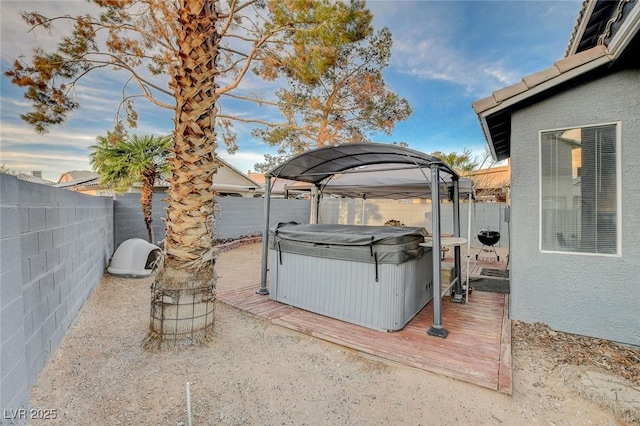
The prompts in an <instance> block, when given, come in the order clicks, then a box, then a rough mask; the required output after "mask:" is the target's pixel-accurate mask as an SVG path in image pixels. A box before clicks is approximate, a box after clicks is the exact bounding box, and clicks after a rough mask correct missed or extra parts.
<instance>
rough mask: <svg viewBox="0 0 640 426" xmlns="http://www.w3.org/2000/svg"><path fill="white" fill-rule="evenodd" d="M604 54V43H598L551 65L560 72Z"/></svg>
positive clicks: (605, 49) (605, 52)
mask: <svg viewBox="0 0 640 426" xmlns="http://www.w3.org/2000/svg"><path fill="white" fill-rule="evenodd" d="M606 54H607V47H606V46H604V45H599V46H595V47H592V48H591V49H588V50H585V51H583V52H580V53H576V54H575V55H571V56H568V57H566V58H563V59H560V60H559V61H556V62H554V64H553V65H555V66H556V67H558V69H559V70H560V72H561V73H564V72H567V71H570V70H572V69H574V68H577V67H579V66H580V65H584V64H586V63H588V62H591V61H594V60H596V59H598V58H601V57H603V56H605V55H606Z"/></svg>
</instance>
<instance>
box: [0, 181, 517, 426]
mask: <svg viewBox="0 0 640 426" xmlns="http://www.w3.org/2000/svg"><path fill="white" fill-rule="evenodd" d="M164 198H166V194H164V193H156V194H155V197H154V201H153V227H154V232H155V240H156V241H155V243H156V244H158V242H159V241H161V240H162V239H163V238H164V236H165V229H164V222H163V220H162V218H163V216H164V214H165V209H166V206H167V203H166V201H164ZM218 206H219V207H220V211H219V212H217V213H216V221H215V227H216V229H215V233H216V239H219V240H232V239H238V238H241V237H249V238H243V240H242V241H241V242H235V241H234V242H231V243H228V244H226V245H223V246H220V247H219V249H220V251H225V250H227V249H231V248H233V247H236V246H237V245H239V244H245V243H249V242H257V241H260V238H251V237H255V236H257V235H261V234H262V233H263V232H264V223H263V221H264V200H263V199H261V198H240V197H223V198H219V199H218ZM320 207H321V209H320V220H321V222H324V223H345V224H360V223H362V210H363V204H362V201H360V200H337V199H326V200H322V201H321V204H320ZM474 208H475V210H473V212H472V214H473V215H474V219H475V220H476V222H477V227H478V228H480V227H483V226H484V225H491V226H492V228H493V229H496V230H499V231H500V232H501V233H503V232H505V231H506V230H507V229H506V223H505V222H504V205H499V204H494V205H478V206H477V207H474ZM310 209H311V206H310V202H309V201H307V200H283V199H272V200H271V215H270V225H274V224H276V223H278V222H290V221H295V222H298V223H308V221H309V216H310ZM364 209H365V217H367V220H366V222H365V224H367V225H381V224H384V222H385V221H387V220H389V219H397V220H400V221H402V222H404V223H405V224H406V225H408V226H426V227H427V229H429V224H430V212H431V206H430V205H429V204H414V203H407V202H402V201H400V202H395V201H391V202H386V201H373V200H371V201H370V200H367V201H366V203H365V204H364ZM449 210H450V208H449ZM467 211H468V209H467V207H466V206H463V207H462V208H461V219H462V220H461V222H462V228H463V229H462V231H463V235H464V234H465V233H466V218H467V217H468V213H467ZM443 215H444V216H445V217H446V216H447V215H450V212H447V207H446V206H444V207H443ZM446 223H447V219H444V218H443V229H442V232H451V231H450V230H448V229H447V228H446V225H445V224H446ZM474 232H477V229H473V230H472V233H474ZM503 235H504V234H503ZM136 237H137V238H143V239H146V238H147V232H146V227H145V224H144V220H143V217H142V212H141V209H140V194H123V195H117V196H116V197H115V199H111V198H106V197H94V196H90V195H84V194H79V193H76V192H72V191H68V190H65V189H59V188H52V187H50V186H46V185H39V184H34V183H29V182H25V181H21V180H18V179H17V178H16V177H14V176H10V175H4V174H0V379H1V383H0V410H2V413H3V414H4V413H7V412H8V413H11V411H10V410H14V411H13V412H15V410H20V409H24V408H28V403H29V391H30V388H31V386H33V385H34V384H35V383H36V381H37V378H38V375H39V374H40V372H41V371H42V369H43V367H44V365H45V364H46V362H47V361H48V360H49V359H50V358H51V356H52V355H53V353H54V352H55V350H56V349H57V348H58V346H60V343H61V342H62V340H63V339H64V337H65V335H66V333H67V331H68V330H69V328H70V327H71V325H72V324H73V322H74V321H75V320H76V318H77V317H78V314H79V313H80V310H81V309H82V307H83V306H84V303H85V302H86V300H87V299H88V297H89V295H90V294H91V292H92V291H93V289H94V288H95V287H96V286H97V285H98V283H99V282H100V280H101V278H102V276H103V274H104V268H105V266H106V264H107V262H108V260H109V259H110V257H111V256H112V255H113V252H114V250H115V248H117V247H118V246H119V245H120V243H122V242H123V241H125V240H127V239H129V238H136ZM505 237H506V235H505ZM507 241H508V238H502V239H501V241H500V245H502V246H504V245H505V244H506V242H507ZM5 410H6V411H5ZM5 422H12V420H11V419H4V418H0V423H2V424H3V423H5Z"/></svg>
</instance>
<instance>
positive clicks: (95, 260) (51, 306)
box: [0, 174, 114, 410]
mask: <svg viewBox="0 0 640 426" xmlns="http://www.w3.org/2000/svg"><path fill="white" fill-rule="evenodd" d="M0 194H1V195H0V352H1V358H0V359H1V361H0V362H1V364H0V379H1V385H0V408H1V409H7V410H8V409H18V408H24V407H26V406H27V404H28V401H29V389H30V387H31V386H32V385H34V384H35V382H36V380H37V378H38V375H39V373H40V372H41V370H42V368H43V367H44V365H45V363H46V362H47V360H48V359H49V358H50V357H51V355H52V354H53V353H54V351H55V350H56V349H57V348H58V346H59V345H60V343H61V342H62V339H63V338H64V336H65V335H66V333H67V331H68V329H69V327H70V326H71V324H72V323H73V322H74V320H75V319H76V318H77V316H78V314H79V312H80V309H81V308H82V306H83V305H84V303H85V301H86V300H87V298H88V297H89V295H90V294H91V292H92V290H93V289H94V288H95V287H96V285H97V284H98V283H99V282H100V279H101V277H102V275H103V272H104V267H105V265H106V262H107V261H108V259H109V257H110V256H111V255H112V253H113V247H114V245H113V201H112V200H111V199H110V198H102V197H93V196H89V195H83V194H78V193H76V192H72V191H68V190H65V189H58V188H52V187H49V186H46V185H39V184H33V183H29V182H24V181H21V180H18V179H17V178H15V177H14V176H9V175H4V174H0Z"/></svg>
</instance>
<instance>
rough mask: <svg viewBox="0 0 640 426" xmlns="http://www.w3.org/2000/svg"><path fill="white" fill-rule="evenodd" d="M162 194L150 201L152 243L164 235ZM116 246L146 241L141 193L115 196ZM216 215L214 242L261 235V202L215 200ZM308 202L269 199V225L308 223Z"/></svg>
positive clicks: (253, 200) (258, 200) (250, 199)
mask: <svg viewBox="0 0 640 426" xmlns="http://www.w3.org/2000/svg"><path fill="white" fill-rule="evenodd" d="M166 196H167V195H166V194H165V193H155V194H154V198H153V222H152V226H153V232H154V237H155V238H154V239H155V242H154V244H158V242H159V241H161V240H162V239H163V238H164V236H165V226H164V222H163V219H162V218H163V217H164V215H165V209H166V208H167V204H168V203H167V202H165V201H162V200H163V199H164V198H166ZM114 205H115V210H114V218H115V246H116V247H118V246H119V245H120V243H122V242H123V241H125V240H128V239H129V238H142V239H144V240H146V239H147V228H146V227H145V224H144V219H143V217H142V210H141V209H140V194H135V193H131V194H122V195H116V199H115V204H114ZM218 207H219V208H220V211H219V212H216V224H215V226H216V229H215V233H216V236H215V238H216V239H227V238H239V237H241V236H246V235H255V234H262V232H264V200H263V199H262V198H248V197H220V198H218ZM310 208H311V207H310V204H309V201H305V200H283V199H272V200H271V214H270V223H271V224H276V223H278V222H289V221H295V222H299V223H308V222H309V215H310V211H311V210H310Z"/></svg>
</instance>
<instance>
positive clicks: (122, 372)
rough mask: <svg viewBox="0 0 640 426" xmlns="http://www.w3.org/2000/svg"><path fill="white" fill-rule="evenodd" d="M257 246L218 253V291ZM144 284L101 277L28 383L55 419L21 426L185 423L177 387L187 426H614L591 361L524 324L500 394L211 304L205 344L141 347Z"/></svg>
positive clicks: (248, 262)
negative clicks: (506, 390)
mask: <svg viewBox="0 0 640 426" xmlns="http://www.w3.org/2000/svg"><path fill="white" fill-rule="evenodd" d="M260 250H261V246H260V245H259V244H252V245H246V246H243V247H240V248H237V249H234V250H232V251H229V252H226V253H222V254H221V255H220V258H219V259H218V262H217V265H218V268H217V271H218V274H219V275H220V279H219V281H218V287H219V288H230V287H235V286H244V285H248V284H256V283H258V282H259V276H260V271H259V267H260ZM151 281H152V279H151V278H146V279H123V278H116V277H112V276H109V275H105V277H104V279H103V280H102V282H101V283H100V285H99V286H98V288H97V289H96V290H95V292H94V293H93V294H92V296H91V297H90V299H89V301H88V303H87V305H86V306H85V307H84V309H83V310H82V312H81V315H80V317H79V318H78V320H77V321H76V323H75V324H74V325H73V327H72V328H71V330H70V331H69V334H68V335H67V337H66V338H65V340H64V342H63V343H62V345H61V346H60V348H59V349H58V351H57V352H56V353H55V355H54V356H53V358H52V359H51V360H50V361H49V363H48V364H47V366H46V367H45V369H44V371H43V372H42V373H41V375H40V378H39V380H38V383H37V385H36V386H35V387H34V388H33V390H32V396H31V404H32V406H33V407H34V408H37V409H50V410H56V415H57V418H56V419H55V420H47V421H33V424H40V423H43V424H52V425H53V424H61V425H118V424H122V425H181V424H187V412H186V392H185V385H186V383H187V382H189V383H190V390H191V405H192V416H193V425H214V424H224V425H245V424H249V425H276V424H278V425H282V424H286V425H289V424H292V425H301V424H309V425H326V424H332V425H361V424H385V425H387V424H407V425H444V424H473V425H482V424H492V425H495V424H501V423H503V424H514V425H515V424H518V425H520V424H562V425H583V424H597V425H616V424H625V422H624V421H623V419H622V418H623V417H624V416H623V415H621V414H620V413H619V412H618V413H617V414H614V412H615V410H612V409H611V408H610V407H608V406H605V405H601V404H598V403H596V402H594V401H593V400H591V399H588V398H586V397H584V396H582V394H581V393H580V391H579V388H578V387H577V386H576V383H577V382H576V380H577V379H576V374H578V373H579V371H583V370H581V369H588V368H591V365H590V364H588V363H582V364H581V365H572V366H570V367H571V368H572V370H571V371H570V372H568V370H565V369H563V368H559V367H558V366H559V364H560V363H561V361H559V360H558V358H557V357H556V358H553V357H551V356H550V352H549V351H548V347H547V346H548V345H547V344H548V342H547V343H545V341H544V339H542V340H536V339H533V338H532V336H533V334H530V333H534V334H535V330H528V329H527V328H526V327H527V326H526V325H522V326H521V328H518V327H514V341H513V395H511V396H509V395H503V394H500V393H497V392H494V391H491V390H488V389H484V388H481V387H478V386H475V385H471V384H467V383H463V382H460V381H457V380H454V379H449V378H447V377H443V376H438V375H435V374H432V373H428V372H425V371H422V370H418V369H414V368H410V367H406V366H403V365H399V364H393V363H388V362H385V361H383V360H380V359H378V358H373V357H370V356H367V355H365V354H361V353H358V352H356V351H353V350H350V349H348V348H344V347H341V346H337V345H334V344H331V343H327V342H325V341H322V340H318V339H316V338H312V337H309V336H307V335H304V334H300V333H296V332H294V331H291V330H288V329H284V328H281V327H278V326H275V325H272V324H270V323H267V322H264V321H262V320H260V319H257V318H254V317H252V316H249V315H246V314H244V313H242V312H240V311H238V310H236V309H234V308H231V307H228V306H226V305H223V304H222V303H218V305H217V308H216V325H215V335H216V338H215V340H214V341H213V342H211V343H210V344H208V345H207V346H205V347H200V348H195V349H189V350H186V351H182V352H163V353H148V352H145V351H143V350H142V349H141V343H142V340H143V338H144V336H145V333H146V330H147V326H148V321H149V298H150V290H149V287H150V284H151ZM523 330H524V331H523ZM521 331H522V332H521ZM538 334H539V333H538ZM535 335H537V334H535ZM545 345H547V346H545ZM563 365H564V364H563ZM573 368H576V369H578V370H573ZM593 368H602V366H600V367H598V366H597V365H594V367H593ZM607 371H608V372H609V373H612V371H611V370H607ZM616 371H617V370H615V369H614V370H613V373H615V372H616Z"/></svg>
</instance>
